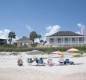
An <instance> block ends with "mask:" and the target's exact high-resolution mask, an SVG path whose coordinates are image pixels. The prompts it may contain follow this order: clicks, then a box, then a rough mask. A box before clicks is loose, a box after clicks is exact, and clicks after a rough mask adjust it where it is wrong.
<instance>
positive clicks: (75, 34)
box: [47, 31, 85, 37]
mask: <svg viewBox="0 0 86 80" xmlns="http://www.w3.org/2000/svg"><path fill="white" fill-rule="evenodd" d="M51 36H85V35H81V34H77V33H75V32H72V31H59V32H56V33H54V34H52V35H50V36H47V37H51Z"/></svg>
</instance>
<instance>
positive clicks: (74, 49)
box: [67, 48, 79, 53]
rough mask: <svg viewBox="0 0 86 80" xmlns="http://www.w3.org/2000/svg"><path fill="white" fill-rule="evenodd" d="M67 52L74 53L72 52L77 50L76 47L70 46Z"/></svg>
mask: <svg viewBox="0 0 86 80" xmlns="http://www.w3.org/2000/svg"><path fill="white" fill-rule="evenodd" d="M67 52H69V53H74V52H79V50H78V49H76V48H70V49H68V50H67Z"/></svg>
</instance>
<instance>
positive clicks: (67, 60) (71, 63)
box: [64, 59, 74, 65]
mask: <svg viewBox="0 0 86 80" xmlns="http://www.w3.org/2000/svg"><path fill="white" fill-rule="evenodd" d="M64 64H65V65H66V64H70V65H73V64H74V62H73V61H70V60H69V59H65V61H64Z"/></svg>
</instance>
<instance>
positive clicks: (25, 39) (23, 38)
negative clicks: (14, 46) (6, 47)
mask: <svg viewBox="0 0 86 80" xmlns="http://www.w3.org/2000/svg"><path fill="white" fill-rule="evenodd" d="M28 40H30V39H29V38H27V37H26V36H23V37H22V38H20V39H19V40H17V41H28Z"/></svg>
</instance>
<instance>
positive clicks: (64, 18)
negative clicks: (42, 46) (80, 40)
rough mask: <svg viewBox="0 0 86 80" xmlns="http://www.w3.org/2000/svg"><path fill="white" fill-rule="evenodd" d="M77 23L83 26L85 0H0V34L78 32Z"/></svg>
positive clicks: (23, 34)
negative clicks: (10, 32)
mask: <svg viewBox="0 0 86 80" xmlns="http://www.w3.org/2000/svg"><path fill="white" fill-rule="evenodd" d="M77 24H78V25H77ZM78 26H86V0H0V36H3V35H4V36H7V35H5V33H6V32H9V31H14V32H15V33H16V35H17V37H19V38H20V37H22V36H27V37H29V33H30V32H31V31H32V30H34V31H36V32H37V33H38V34H41V35H46V34H51V33H54V32H56V31H59V30H60V31H63V30H67V31H74V32H79V31H80V28H79V27H78Z"/></svg>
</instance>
